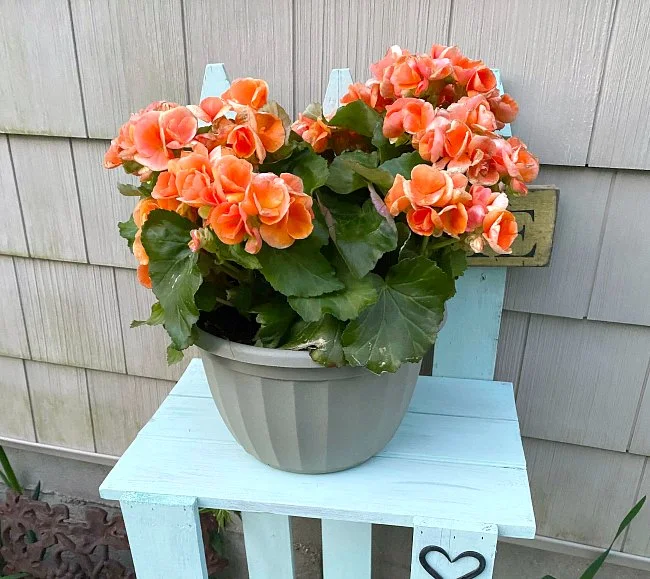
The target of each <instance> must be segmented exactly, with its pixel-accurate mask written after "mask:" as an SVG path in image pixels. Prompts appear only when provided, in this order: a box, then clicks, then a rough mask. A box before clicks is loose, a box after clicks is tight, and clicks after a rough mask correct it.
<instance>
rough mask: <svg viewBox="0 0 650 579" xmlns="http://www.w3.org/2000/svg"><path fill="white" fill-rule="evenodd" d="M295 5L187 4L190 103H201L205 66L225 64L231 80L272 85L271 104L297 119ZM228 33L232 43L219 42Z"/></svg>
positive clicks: (281, 1)
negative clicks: (253, 80) (250, 79)
mask: <svg viewBox="0 0 650 579" xmlns="http://www.w3.org/2000/svg"><path fill="white" fill-rule="evenodd" d="M291 4H292V3H291V0H269V1H267V2H256V1H254V0H224V1H222V2H218V3H215V2H212V1H211V0H184V8H185V36H186V39H187V66H188V78H189V86H190V100H191V101H192V102H198V99H199V94H200V92H201V81H202V79H203V72H204V69H205V66H206V64H208V63H212V62H222V63H224V64H225V66H226V70H227V71H228V74H229V76H230V78H231V79H235V78H238V77H246V76H252V77H256V78H263V79H264V80H266V82H268V84H269V94H270V98H271V99H273V100H277V101H279V103H280V104H281V105H282V106H283V107H284V108H285V109H286V110H287V112H288V113H289V115H290V116H291V115H292V109H293V102H292V100H293V89H292V84H293V78H292V77H293V38H292V32H291V22H292V7H291ZM224 31H227V34H228V37H229V38H230V40H229V41H225V42H215V39H218V38H223V34H224Z"/></svg>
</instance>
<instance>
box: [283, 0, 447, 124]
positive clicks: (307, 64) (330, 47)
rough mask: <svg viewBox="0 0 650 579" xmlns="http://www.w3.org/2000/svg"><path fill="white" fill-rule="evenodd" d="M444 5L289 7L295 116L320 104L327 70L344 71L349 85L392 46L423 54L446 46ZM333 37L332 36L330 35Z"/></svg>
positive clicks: (317, 1)
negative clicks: (291, 13) (292, 12)
mask: <svg viewBox="0 0 650 579" xmlns="http://www.w3.org/2000/svg"><path fill="white" fill-rule="evenodd" d="M449 6H450V0H443V1H441V2H429V1H427V0H397V1H392V2H373V1H372V0H360V1H355V2H350V1H348V0H326V1H325V2H323V1H322V0H306V1H305V0H301V1H300V2H295V3H294V9H295V17H294V35H295V46H296V54H295V72H294V83H295V89H294V91H295V105H296V114H297V113H298V112H300V111H302V110H303V109H304V108H305V107H306V106H307V105H308V104H309V103H310V102H313V101H318V102H321V98H322V95H323V94H324V92H325V86H326V85H327V81H328V78H329V74H330V70H331V69H332V68H341V67H349V68H350V70H351V72H352V78H353V80H355V81H365V80H366V79H367V78H369V77H370V71H369V69H368V67H369V66H370V64H371V63H372V62H375V61H377V60H379V59H380V58H381V57H383V56H384V54H385V53H386V50H387V49H388V48H389V47H390V46H391V45H393V44H399V45H400V46H402V47H403V48H408V49H409V50H411V51H426V50H429V49H430V48H431V44H433V43H434V42H438V43H442V44H444V43H445V42H446V40H447V28H448V25H449V24H448V23H449ZM334 31H336V33H334Z"/></svg>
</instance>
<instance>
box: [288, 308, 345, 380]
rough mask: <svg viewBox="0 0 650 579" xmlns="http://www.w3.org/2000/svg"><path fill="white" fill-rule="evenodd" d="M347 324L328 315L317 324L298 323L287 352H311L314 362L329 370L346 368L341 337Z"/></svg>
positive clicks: (292, 329) (292, 331)
mask: <svg viewBox="0 0 650 579" xmlns="http://www.w3.org/2000/svg"><path fill="white" fill-rule="evenodd" d="M344 327H345V324H344V323H343V322H341V321H340V320H337V319H336V318H334V317H333V316H330V315H329V314H326V315H325V316H323V318H322V319H320V320H318V321H317V322H304V321H299V322H297V323H296V324H295V325H294V326H293V327H292V328H291V332H290V334H289V340H288V341H287V343H286V344H284V346H282V348H284V349H285V350H309V355H310V356H311V358H312V360H314V362H316V363H318V364H320V365H321V366H326V367H328V368H333V367H337V368H339V367H341V366H345V356H344V355H343V348H342V346H341V335H342V333H343V328H344Z"/></svg>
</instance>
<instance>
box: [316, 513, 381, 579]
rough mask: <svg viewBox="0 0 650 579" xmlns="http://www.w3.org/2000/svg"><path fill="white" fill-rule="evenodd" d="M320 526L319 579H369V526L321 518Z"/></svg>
mask: <svg viewBox="0 0 650 579" xmlns="http://www.w3.org/2000/svg"><path fill="white" fill-rule="evenodd" d="M321 528H322V535H323V579H370V576H371V565H372V525H370V524H368V523H351V522H349V521H331V520H329V519H323V521H322V522H321Z"/></svg>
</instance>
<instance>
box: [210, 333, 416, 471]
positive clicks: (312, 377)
mask: <svg viewBox="0 0 650 579" xmlns="http://www.w3.org/2000/svg"><path fill="white" fill-rule="evenodd" d="M199 333H200V336H199V341H198V346H199V347H200V348H201V356H202V358H203V365H204V367H205V372H206V374H207V377H208V383H209V385H210V390H211V392H212V396H213V398H214V401H215V402H216V404H217V408H218V409H219V413H220V414H221V416H222V418H223V420H224V422H225V423H226V426H227V427H228V429H229V430H230V432H231V433H232V435H233V436H234V437H235V439H236V440H237V442H239V444H241V446H242V447H243V448H244V450H246V452H248V453H249V454H251V455H253V456H254V457H255V458H257V459H258V460H260V461H262V462H264V463H266V464H268V465H269V466H272V467H274V468H278V469H280V470H286V471H291V472H297V473H305V474H318V473H327V472H336V471H339V470H345V469H347V468H351V467H353V466H356V465H358V464H360V463H362V462H364V461H366V460H368V459H369V458H370V457H371V456H373V455H375V454H377V453H378V452H379V451H380V450H381V449H382V448H384V446H386V444H387V443H388V441H389V440H390V439H391V438H392V437H393V435H394V434H395V431H396V430H397V427H398V426H399V424H400V422H401V421H402V419H403V418H404V415H405V414H406V410H407V409H408V406H409V403H410V401H411V396H412V395H413V389H414V388H415V383H416V381H417V379H418V375H419V372H420V364H405V365H403V366H402V367H401V368H400V369H399V370H398V371H397V372H396V373H394V374H390V373H383V374H381V375H376V374H373V373H372V372H370V371H369V370H367V369H366V368H351V367H343V368H324V367H322V366H320V365H318V364H316V363H315V362H314V361H313V360H312V359H311V358H310V357H309V354H308V353H307V352H294V351H291V350H276V349H271V348H256V347H254V346H244V345H242V344H237V343H235V342H229V341H226V340H222V339H220V338H217V337H215V336H212V335H211V334H208V333H206V332H203V331H200V332H199Z"/></svg>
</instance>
